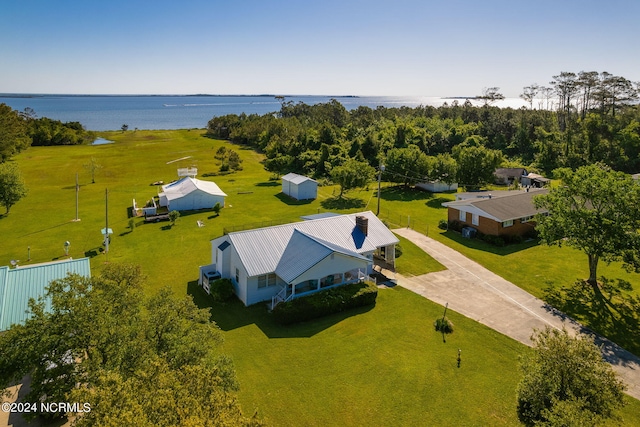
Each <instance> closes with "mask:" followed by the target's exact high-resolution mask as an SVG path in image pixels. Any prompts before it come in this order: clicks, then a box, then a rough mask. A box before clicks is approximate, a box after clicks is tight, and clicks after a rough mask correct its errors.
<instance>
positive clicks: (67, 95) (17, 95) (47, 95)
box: [0, 93, 382, 98]
mask: <svg viewBox="0 0 640 427" xmlns="http://www.w3.org/2000/svg"><path fill="white" fill-rule="evenodd" d="M187 96H191V97H205V96H206V97H220V98H221V97H247V98H249V97H251V98H256V97H261V98H275V97H284V98H306V97H325V98H360V96H359V95H275V94H273V95H271V94H268V93H265V94H256V95H248V94H244V95H238V94H231V95H222V94H208V93H195V94H181V95H176V94H173V95H166V94H146V95H136V94H77V93H75V94H71V93H0V98H56V97H65V98H72V97H77V98H106V97H114V98H115V97H119V98H124V97H136V98H141V97H164V98H167V97H187ZM381 97H382V96H381Z"/></svg>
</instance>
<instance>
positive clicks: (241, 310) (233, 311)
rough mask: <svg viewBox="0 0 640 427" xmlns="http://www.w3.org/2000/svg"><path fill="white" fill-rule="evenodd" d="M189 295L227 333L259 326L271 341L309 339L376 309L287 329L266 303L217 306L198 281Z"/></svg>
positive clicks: (190, 285) (235, 301)
mask: <svg viewBox="0 0 640 427" xmlns="http://www.w3.org/2000/svg"><path fill="white" fill-rule="evenodd" d="M187 294H189V295H191V296H192V297H193V301H194V303H195V304H196V305H197V306H198V307H199V308H209V309H210V311H211V320H213V321H214V322H216V324H217V325H218V326H219V327H220V329H222V330H223V331H231V330H234V329H237V328H242V327H244V326H248V325H256V326H257V327H258V328H260V330H261V331H262V332H263V333H264V334H265V335H266V336H267V337H268V338H309V337H312V336H314V335H316V334H318V333H320V332H322V331H324V330H326V329H328V328H330V327H332V326H334V325H336V324H338V323H340V322H341V321H343V320H344V319H347V318H349V317H353V316H357V315H360V314H364V313H366V312H368V311H370V310H372V309H373V308H374V307H375V305H371V306H367V307H357V308H353V309H350V310H346V311H343V312H341V313H335V314H331V315H329V316H325V317H321V318H318V319H314V320H310V321H307V322H301V323H296V324H293V325H287V326H283V325H280V324H279V323H277V322H276V321H275V320H274V319H273V316H272V314H271V313H269V310H268V307H267V303H266V302H263V303H258V304H254V305H252V306H249V307H245V306H244V304H242V302H241V301H240V300H238V299H235V298H234V299H233V300H232V301H230V302H224V303H222V302H216V301H213V299H212V298H211V297H210V296H209V295H207V294H206V292H205V291H204V290H203V289H202V288H201V287H200V286H198V281H197V280H193V281H191V282H189V283H188V284H187Z"/></svg>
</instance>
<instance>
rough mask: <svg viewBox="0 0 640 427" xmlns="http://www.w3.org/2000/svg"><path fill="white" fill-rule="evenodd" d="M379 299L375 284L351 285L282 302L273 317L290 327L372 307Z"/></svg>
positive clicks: (274, 310) (275, 309)
mask: <svg viewBox="0 0 640 427" xmlns="http://www.w3.org/2000/svg"><path fill="white" fill-rule="evenodd" d="M377 297H378V288H377V286H376V285H375V284H374V283H372V282H361V283H351V284H348V285H344V286H338V287H336V288H331V289H327V290H325V291H320V292H318V293H315V294H312V295H309V296H307V297H301V298H296V299H293V300H291V301H287V302H281V303H280V304H278V305H277V306H276V307H275V308H274V309H273V317H274V319H275V320H276V322H278V323H280V324H282V325H290V324H292V323H297V322H304V321H306V320H311V319H315V318H318V317H322V316H326V315H328V314H333V313H338V312H341V311H344V310H347V309H350V308H355V307H363V306H366V305H372V304H375V303H376V298H377Z"/></svg>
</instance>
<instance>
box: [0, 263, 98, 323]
mask: <svg viewBox="0 0 640 427" xmlns="http://www.w3.org/2000/svg"><path fill="white" fill-rule="evenodd" d="M67 273H75V274H79V275H81V276H85V277H91V266H90V263H89V258H80V259H74V260H64V261H57V262H48V263H43V264H33V265H26V266H24V267H18V268H12V269H10V268H8V267H0V331H4V330H7V329H9V327H11V325H13V324H19V323H23V322H24V321H25V320H26V319H27V317H28V315H27V308H28V302H29V298H33V299H36V300H37V299H38V297H41V296H44V294H45V289H46V287H47V286H49V283H51V282H52V281H53V280H58V279H63V278H65V277H66V276H67ZM50 308H51V302H50V301H46V302H45V309H47V310H49V309H50Z"/></svg>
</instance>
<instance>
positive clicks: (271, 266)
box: [228, 211, 399, 277]
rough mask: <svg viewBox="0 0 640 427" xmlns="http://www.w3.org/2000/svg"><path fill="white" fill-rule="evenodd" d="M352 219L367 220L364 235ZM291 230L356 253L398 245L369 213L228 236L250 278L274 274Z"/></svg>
mask: <svg viewBox="0 0 640 427" xmlns="http://www.w3.org/2000/svg"><path fill="white" fill-rule="evenodd" d="M356 216H365V217H367V218H368V220H369V224H368V235H367V236H365V235H364V234H363V233H362V231H360V229H359V228H357V227H356ZM295 230H298V231H301V232H302V233H304V234H306V235H308V236H312V237H313V238H315V239H316V241H318V240H321V241H323V242H325V243H327V244H330V245H334V248H335V247H339V248H341V249H342V250H343V251H347V252H354V253H357V254H363V253H367V252H372V251H374V250H375V249H376V248H379V247H382V246H388V245H393V244H396V243H398V242H399V240H398V239H397V238H396V236H395V235H394V234H393V233H392V232H391V231H390V230H389V229H388V228H387V227H386V226H385V225H384V224H383V223H382V222H381V221H380V220H379V219H378V218H377V217H376V216H375V215H374V214H373V213H372V212H371V211H367V212H360V213H355V214H347V215H339V216H334V217H330V218H322V219H316V220H310V221H302V222H295V223H291V224H284V225H277V226H274V227H266V228H258V229H255V230H248V231H239V232H233V233H229V235H228V237H229V240H230V241H231V243H232V244H233V246H234V248H235V250H236V251H237V253H238V256H239V257H240V260H241V261H242V264H243V265H244V267H245V269H246V270H247V274H248V275H249V276H250V277H251V276H258V275H261V274H267V273H273V272H275V270H276V267H277V266H278V263H279V262H280V260H281V259H282V256H283V254H284V252H285V250H286V248H287V246H288V245H289V242H290V240H291V237H292V236H293V234H294V231H295ZM325 246H326V245H325ZM303 250H304V249H301V251H303Z"/></svg>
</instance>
